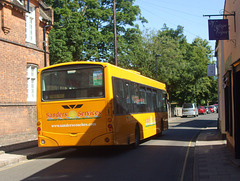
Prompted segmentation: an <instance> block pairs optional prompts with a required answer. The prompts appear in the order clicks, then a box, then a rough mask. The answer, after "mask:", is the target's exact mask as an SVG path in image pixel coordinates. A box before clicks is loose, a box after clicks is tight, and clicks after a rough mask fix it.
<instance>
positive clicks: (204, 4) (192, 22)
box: [134, 0, 225, 50]
mask: <svg viewBox="0 0 240 181" xmlns="http://www.w3.org/2000/svg"><path fill="white" fill-rule="evenodd" d="M224 3H225V0H135V3H134V4H135V5H138V6H139V7H140V9H141V14H142V16H143V17H145V18H146V19H147V20H148V23H145V24H144V26H142V25H141V23H138V24H139V25H140V29H141V30H144V29H155V30H161V28H162V27H163V24H164V23H166V25H167V27H169V28H173V29H174V30H176V29H177V26H178V25H181V26H183V27H184V35H185V36H186V38H187V41H188V42H189V43H192V41H193V40H194V39H195V38H197V37H200V38H202V39H206V40H208V41H209V44H210V45H211V46H212V49H213V50H214V49H215V41H213V40H209V39H208V19H209V17H203V15H209V14H210V15H214V14H222V13H223V9H224ZM219 18H220V19H222V17H211V19H219Z"/></svg>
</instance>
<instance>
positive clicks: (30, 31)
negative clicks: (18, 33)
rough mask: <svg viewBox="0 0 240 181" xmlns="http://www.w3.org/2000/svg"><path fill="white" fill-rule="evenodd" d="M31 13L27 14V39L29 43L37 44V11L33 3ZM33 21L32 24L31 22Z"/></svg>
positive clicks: (30, 5)
mask: <svg viewBox="0 0 240 181" xmlns="http://www.w3.org/2000/svg"><path fill="white" fill-rule="evenodd" d="M29 11H30V13H28V12H26V14H25V40H26V42H28V43H32V44H36V11H35V6H34V5H33V4H31V3H30V4H29ZM30 23H32V24H30Z"/></svg>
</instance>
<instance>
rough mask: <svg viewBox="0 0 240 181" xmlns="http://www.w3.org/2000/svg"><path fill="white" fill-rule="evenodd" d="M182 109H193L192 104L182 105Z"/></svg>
mask: <svg viewBox="0 0 240 181" xmlns="http://www.w3.org/2000/svg"><path fill="white" fill-rule="evenodd" d="M183 108H193V104H191V103H186V104H183Z"/></svg>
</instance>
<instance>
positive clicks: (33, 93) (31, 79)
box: [27, 63, 38, 102]
mask: <svg viewBox="0 0 240 181" xmlns="http://www.w3.org/2000/svg"><path fill="white" fill-rule="evenodd" d="M37 69H38V66H37V65H36V64H31V63H29V64H27V101H29V102H36V101H37Z"/></svg>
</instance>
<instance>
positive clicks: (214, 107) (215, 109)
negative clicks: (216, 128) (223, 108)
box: [210, 105, 217, 113]
mask: <svg viewBox="0 0 240 181" xmlns="http://www.w3.org/2000/svg"><path fill="white" fill-rule="evenodd" d="M210 106H211V107H213V109H214V113H215V112H217V107H216V106H215V105H210Z"/></svg>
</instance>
